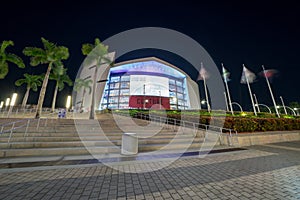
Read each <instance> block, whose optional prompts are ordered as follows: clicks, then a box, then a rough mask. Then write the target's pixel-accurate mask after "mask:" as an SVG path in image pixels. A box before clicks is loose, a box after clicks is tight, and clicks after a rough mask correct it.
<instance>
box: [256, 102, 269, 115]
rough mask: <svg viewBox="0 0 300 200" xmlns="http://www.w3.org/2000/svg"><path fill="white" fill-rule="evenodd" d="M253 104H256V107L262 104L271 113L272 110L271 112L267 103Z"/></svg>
mask: <svg viewBox="0 0 300 200" xmlns="http://www.w3.org/2000/svg"><path fill="white" fill-rule="evenodd" d="M255 106H256V107H257V108H259V106H264V107H266V108H267V109H268V110H269V113H272V112H271V109H270V108H269V106H267V105H265V104H262V103H259V104H255ZM259 112H260V110H259Z"/></svg>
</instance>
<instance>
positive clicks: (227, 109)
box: [224, 92, 229, 112]
mask: <svg viewBox="0 0 300 200" xmlns="http://www.w3.org/2000/svg"><path fill="white" fill-rule="evenodd" d="M224 97H225V103H226V111H227V112H229V108H228V102H227V97H226V92H224Z"/></svg>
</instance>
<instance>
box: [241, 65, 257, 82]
mask: <svg viewBox="0 0 300 200" xmlns="http://www.w3.org/2000/svg"><path fill="white" fill-rule="evenodd" d="M247 79H248V82H249V83H253V82H254V81H255V79H256V76H255V74H254V73H253V72H251V71H250V70H249V69H247V68H246V67H245V66H244V68H243V73H242V77H241V83H243V84H246V83H247Z"/></svg>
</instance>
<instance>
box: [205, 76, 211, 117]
mask: <svg viewBox="0 0 300 200" xmlns="http://www.w3.org/2000/svg"><path fill="white" fill-rule="evenodd" d="M203 82H204V91H205V96H206V104H207V110H208V112H210V105H209V101H208V94H207V88H206V81H205V77H203Z"/></svg>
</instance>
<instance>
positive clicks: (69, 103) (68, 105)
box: [66, 96, 71, 109]
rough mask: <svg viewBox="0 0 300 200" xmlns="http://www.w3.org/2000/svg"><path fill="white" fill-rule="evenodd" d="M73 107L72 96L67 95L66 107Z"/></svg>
mask: <svg viewBox="0 0 300 200" xmlns="http://www.w3.org/2000/svg"><path fill="white" fill-rule="evenodd" d="M70 107H71V96H68V97H67V102H66V108H67V109H69V108H70Z"/></svg>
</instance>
